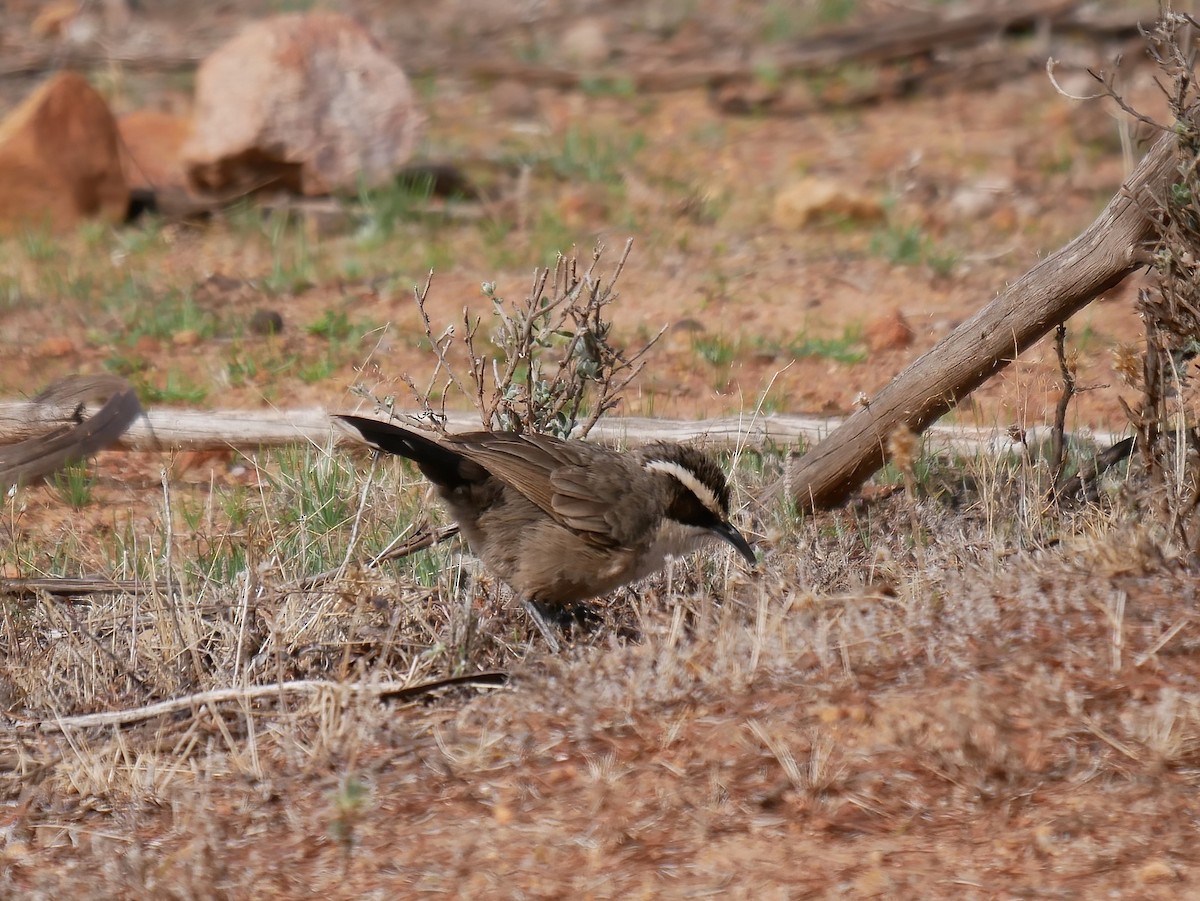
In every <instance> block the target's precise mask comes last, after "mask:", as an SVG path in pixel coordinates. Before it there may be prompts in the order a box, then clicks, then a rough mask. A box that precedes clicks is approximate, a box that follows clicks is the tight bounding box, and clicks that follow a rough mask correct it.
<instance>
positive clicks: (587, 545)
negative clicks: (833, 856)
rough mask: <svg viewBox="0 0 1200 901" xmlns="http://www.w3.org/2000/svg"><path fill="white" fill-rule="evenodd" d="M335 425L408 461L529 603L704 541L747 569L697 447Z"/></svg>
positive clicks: (596, 585)
mask: <svg viewBox="0 0 1200 901" xmlns="http://www.w3.org/2000/svg"><path fill="white" fill-rule="evenodd" d="M337 419H339V420H341V421H342V422H344V423H346V424H347V425H349V426H352V427H353V428H354V429H355V430H356V431H357V432H358V433H359V434H360V435H361V436H362V438H363V439H364V440H365V441H367V442H368V443H369V444H371V445H373V446H375V447H377V448H379V449H380V450H383V451H386V452H388V453H391V454H398V455H399V456H403V457H408V458H409V459H411V460H413V461H414V462H415V463H416V464H417V466H418V467H419V468H420V470H421V472H422V473H423V474H424V475H425V477H426V478H427V479H429V481H431V482H432V483H433V484H434V485H435V486H437V488H438V493H439V495H440V496H441V498H442V500H443V501H444V502H445V504H446V506H447V508H448V509H449V512H450V515H451V516H452V517H454V519H455V520H456V521H457V522H458V524H459V527H460V528H461V529H462V534H463V537H464V538H466V540H467V544H468V545H469V546H470V549H471V552H472V553H473V554H475V556H477V557H478V558H479V559H480V560H481V561H482V562H483V564H484V566H485V567H486V568H487V569H489V570H491V571H492V572H493V573H494V574H495V575H497V576H499V577H500V578H501V579H503V580H504V581H505V582H507V583H508V585H509V586H510V587H511V588H512V589H513V590H514V591H515V592H516V593H517V594H518V595H519V596H521V598H522V599H523V600H526V601H530V602H533V603H534V604H535V605H536V606H537V607H538V608H541V609H547V608H548V609H549V610H550V611H554V610H556V609H561V608H563V607H565V606H568V605H571V604H574V603H575V602H577V601H581V600H585V599H587V598H592V597H596V596H598V595H602V594H606V593H608V592H609V591H612V590H613V589H615V588H618V587H620V586H622V585H626V584H628V583H629V582H633V581H635V580H637V579H640V578H642V577H643V576H647V575H649V574H650V573H653V572H655V571H657V570H658V569H660V568H661V567H662V566H663V565H664V564H665V562H666V560H667V558H668V557H669V556H675V555H680V554H686V553H689V552H691V551H694V550H696V549H697V548H698V547H700V546H701V545H702V544H704V543H705V541H707V540H711V539H713V538H719V539H722V540H724V541H727V542H729V543H730V544H731V545H733V546H734V547H735V548H737V550H738V551H739V552H740V553H741V555H742V556H743V557H744V558H745V559H746V560H747V561H748V562H749V563H750V564H751V565H753V564H754V562H755V558H754V551H753V550H752V549H751V547H750V545H749V544H748V543H747V542H746V539H745V538H743V537H742V535H741V533H739V532H738V531H737V529H735V528H734V527H733V526H732V525H731V524H730V522H729V486H728V483H727V482H726V480H725V475H724V473H723V472H722V471H721V469H720V467H719V466H717V464H716V463H715V462H714V461H713V460H712V459H711V458H710V457H709V456H707V455H706V454H704V453H703V452H701V451H700V450H698V449H696V448H693V447H687V446H685V445H681V444H675V443H672V442H666V441H662V442H655V443H653V444H647V445H644V446H642V447H639V448H636V449H634V450H631V451H628V452H621V451H616V450H613V449H611V448H607V447H603V446H600V445H596V444H590V443H588V442H585V441H577V440H563V439H559V438H552V437H550V436H548V435H524V434H516V433H512V432H468V433H464V434H459V435H449V436H446V437H444V438H440V439H438V440H434V439H431V438H427V437H426V436H424V435H421V434H419V433H417V432H414V431H410V430H408V429H404V428H400V427H399V426H395V425H392V424H390V423H386V422H379V421H377V420H373V419H365V418H363V417H359V416H338V417H337Z"/></svg>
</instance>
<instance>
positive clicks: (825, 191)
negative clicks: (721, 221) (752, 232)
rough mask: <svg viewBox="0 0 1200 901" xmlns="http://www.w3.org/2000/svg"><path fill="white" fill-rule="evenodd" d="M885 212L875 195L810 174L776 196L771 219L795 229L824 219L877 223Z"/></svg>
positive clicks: (776, 223) (782, 226) (780, 224)
mask: <svg viewBox="0 0 1200 901" xmlns="http://www.w3.org/2000/svg"><path fill="white" fill-rule="evenodd" d="M883 214H884V210H883V204H881V203H880V202H879V201H878V200H876V199H875V198H874V197H871V196H870V195H868V194H865V193H863V192H862V191H859V190H858V189H856V188H852V187H850V186H849V185H846V184H842V183H840V182H838V181H835V180H833V179H829V178H816V177H810V178H802V179H799V180H798V181H794V182H792V183H791V184H789V185H786V186H784V188H783V189H782V190H781V191H779V193H778V194H776V195H775V205H774V207H773V208H772V212H771V219H772V221H773V222H774V223H775V225H777V226H778V227H779V228H784V229H788V230H789V231H794V230H796V229H801V228H805V227H807V226H809V225H812V224H813V223H815V222H819V221H824V220H837V219H845V220H850V221H854V222H877V221H879V220H881V219H882V218H883Z"/></svg>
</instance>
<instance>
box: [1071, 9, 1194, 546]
mask: <svg viewBox="0 0 1200 901" xmlns="http://www.w3.org/2000/svg"><path fill="white" fill-rule="evenodd" d="M1197 28H1198V23H1197V21H1196V20H1195V19H1194V18H1193V17H1192V16H1190V15H1185V14H1182V13H1177V12H1175V11H1173V10H1172V9H1170V8H1169V6H1168V7H1164V8H1163V9H1162V10H1161V12H1160V15H1159V19H1158V22H1157V23H1156V24H1155V26H1154V28H1153V29H1151V30H1149V31H1146V32H1144V35H1145V38H1146V43H1147V47H1148V52H1149V55H1150V56H1151V58H1152V59H1153V60H1154V62H1155V63H1156V65H1157V66H1158V68H1159V71H1160V73H1161V77H1160V78H1158V79H1156V83H1157V84H1158V85H1159V87H1160V89H1161V90H1162V92H1163V94H1164V95H1165V97H1166V100H1167V103H1168V105H1169V108H1170V111H1171V115H1172V117H1173V119H1174V123H1173V125H1172V126H1171V127H1172V129H1173V131H1174V133H1175V135H1176V137H1177V141H1178V152H1179V166H1178V170H1177V171H1178V179H1177V181H1176V182H1175V183H1174V184H1173V185H1171V187H1170V189H1169V190H1168V191H1167V192H1166V194H1165V196H1161V197H1154V198H1151V199H1150V200H1148V201H1147V203H1148V204H1149V208H1148V210H1147V213H1148V215H1149V216H1150V218H1151V221H1153V222H1155V223H1157V235H1156V237H1155V239H1154V241H1153V243H1152V245H1151V246H1150V247H1149V248H1147V251H1148V255H1147V260H1148V262H1149V263H1150V265H1151V271H1152V278H1151V284H1150V286H1149V287H1148V288H1145V289H1143V290H1142V291H1141V292H1140V293H1139V297H1138V309H1139V311H1140V312H1141V315H1142V320H1143V322H1144V323H1145V347H1144V350H1143V352H1142V354H1141V361H1140V362H1141V366H1140V367H1138V366H1137V365H1136V363H1133V361H1127V364H1126V365H1124V366H1123V367H1122V371H1123V372H1124V373H1125V375H1126V378H1127V379H1128V380H1129V381H1131V382H1132V383H1133V384H1135V385H1136V386H1137V387H1139V388H1140V389H1141V399H1140V401H1139V403H1138V404H1137V408H1136V409H1133V408H1130V407H1128V406H1127V407H1126V411H1127V413H1128V414H1129V417H1130V420H1131V422H1132V423H1133V426H1134V428H1135V430H1136V433H1137V442H1136V443H1137V448H1138V450H1139V451H1140V455H1141V459H1142V462H1143V465H1144V466H1145V469H1146V474H1147V477H1148V481H1149V484H1150V488H1151V498H1152V503H1153V506H1154V507H1155V508H1156V510H1157V513H1158V514H1159V516H1160V517H1161V519H1162V521H1163V522H1164V523H1165V525H1166V527H1167V529H1168V531H1169V533H1170V534H1171V535H1172V536H1173V537H1174V538H1175V539H1176V540H1178V541H1180V542H1181V543H1182V544H1183V546H1184V547H1186V548H1187V549H1189V550H1190V551H1192V552H1194V551H1196V550H1197V548H1198V546H1200V521H1198V520H1197V516H1196V513H1197V510H1198V508H1200V429H1197V427H1196V425H1195V404H1194V402H1195V400H1196V386H1195V384H1194V381H1195V380H1194V378H1193V377H1192V376H1193V373H1192V372H1191V369H1192V366H1193V363H1192V360H1193V359H1194V358H1195V357H1196V355H1197V352H1200V125H1198V124H1197V119H1198V118H1200V90H1198V89H1197V85H1196V78H1195V68H1196V53H1195V50H1194V49H1193V47H1194V41H1195V36H1196V32H1197ZM1092 74H1093V75H1094V76H1095V77H1096V78H1097V79H1098V80H1099V81H1100V83H1101V84H1102V85H1103V88H1104V93H1105V94H1107V95H1108V96H1110V97H1112V98H1113V100H1115V101H1116V103H1117V104H1118V105H1119V106H1120V107H1121V108H1122V109H1123V110H1125V111H1126V112H1127V113H1129V114H1130V115H1132V116H1135V117H1136V118H1137V119H1139V120H1140V121H1143V122H1149V121H1150V120H1149V119H1148V117H1146V116H1145V115H1143V114H1141V113H1139V112H1138V111H1137V110H1135V109H1134V108H1133V107H1132V106H1131V105H1130V104H1129V103H1128V102H1127V101H1126V100H1125V99H1124V98H1123V97H1122V95H1121V93H1120V91H1119V90H1118V89H1117V88H1116V86H1115V81H1114V77H1113V76H1112V75H1111V74H1106V73H1103V72H1100V73H1096V72H1094V73H1092ZM1156 127H1158V128H1163V127H1164V126H1162V125H1160V124H1159V125H1157V126H1156ZM1130 364H1132V365H1130ZM1139 368H1140V372H1139V371H1138V369H1139Z"/></svg>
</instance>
